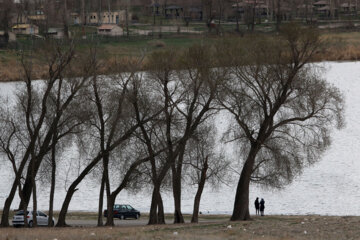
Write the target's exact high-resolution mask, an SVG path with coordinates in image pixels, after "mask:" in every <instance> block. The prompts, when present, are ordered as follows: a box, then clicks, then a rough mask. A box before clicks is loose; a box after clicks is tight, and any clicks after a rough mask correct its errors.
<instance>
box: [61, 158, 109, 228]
mask: <svg viewBox="0 0 360 240" xmlns="http://www.w3.org/2000/svg"><path fill="white" fill-rule="evenodd" d="M101 159H102V157H101V155H99V156H97V157H96V158H94V159H93V161H92V162H91V163H90V164H89V165H88V166H87V167H86V168H85V169H84V170H83V171H82V172H81V174H80V175H79V177H77V179H76V180H75V181H74V182H73V183H72V184H71V185H70V187H69V190H68V191H67V193H66V197H65V200H64V202H63V205H62V207H61V210H60V213H59V219H58V222H57V224H56V227H66V226H67V225H66V214H67V211H68V209H69V205H70V201H71V198H72V196H73V195H74V193H75V192H76V191H77V190H78V189H77V188H76V187H77V185H79V184H80V182H81V181H82V180H83V179H84V178H85V177H86V175H87V174H88V173H89V172H90V171H91V169H93V167H95V165H96V164H97V163H98V162H99V161H100V160H101Z"/></svg>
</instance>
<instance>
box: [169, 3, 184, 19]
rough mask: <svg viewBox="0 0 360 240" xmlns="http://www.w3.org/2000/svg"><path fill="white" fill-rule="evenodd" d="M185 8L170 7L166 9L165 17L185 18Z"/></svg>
mask: <svg viewBox="0 0 360 240" xmlns="http://www.w3.org/2000/svg"><path fill="white" fill-rule="evenodd" d="M183 12H184V8H183V7H181V6H176V5H172V6H168V7H165V17H167V18H178V17H180V16H183Z"/></svg>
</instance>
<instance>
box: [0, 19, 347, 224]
mask: <svg viewBox="0 0 360 240" xmlns="http://www.w3.org/2000/svg"><path fill="white" fill-rule="evenodd" d="M321 45H322V41H321V39H320V38H319V35H318V34H317V33H316V31H315V30H313V29H305V28H302V27H300V26H297V25H289V26H287V25H286V26H284V28H283V29H282V30H281V34H279V35H278V36H272V37H270V36H269V37H265V38H262V39H258V38H253V37H249V38H242V39H240V40H239V41H237V42H234V41H228V40H226V39H225V40H222V41H220V42H217V43H215V44H213V45H203V44H200V45H194V46H191V47H189V48H187V49H185V50H184V51H175V50H164V51H157V52H154V53H152V54H150V55H149V56H142V57H138V58H132V59H129V58H126V59H122V60H121V61H117V62H116V63H114V64H113V65H112V68H111V69H112V74H109V75H108V76H103V75H99V74H98V69H99V68H100V67H101V64H103V63H101V62H100V61H99V60H98V57H97V54H98V53H97V49H96V48H95V47H91V46H90V47H89V52H88V54H80V53H77V52H76V50H75V48H74V43H73V42H68V41H64V42H60V41H50V40H48V41H47V42H46V44H45V45H44V47H43V48H42V50H41V51H42V56H43V57H41V58H40V59H41V61H43V62H44V63H46V64H47V66H48V73H47V76H44V80H42V81H33V80H34V79H33V73H34V71H35V69H34V67H33V65H32V59H33V55H32V52H31V51H24V52H22V54H21V57H20V59H19V63H20V64H21V65H22V68H23V71H22V72H21V75H22V79H23V81H22V84H21V87H20V89H19V90H18V91H17V92H16V94H15V96H14V98H13V99H12V100H7V99H2V104H1V105H0V106H1V109H0V151H1V157H2V158H1V161H6V162H7V163H8V165H7V166H11V168H12V170H13V178H12V179H11V180H12V183H11V184H10V186H11V187H10V191H9V193H8V194H7V198H6V201H5V202H4V206H3V207H2V208H3V212H2V218H1V226H3V227H7V226H9V213H10V207H11V205H12V203H13V200H14V197H15V195H16V194H18V196H19V198H20V199H21V202H20V204H19V206H18V209H22V210H24V211H26V209H28V208H29V207H31V208H32V209H33V210H34V211H36V210H37V199H38V196H37V185H38V180H39V178H40V177H41V178H45V179H48V180H47V181H48V182H49V183H50V184H49V185H50V186H49V188H50V196H49V216H50V218H49V219H50V220H49V226H50V225H51V219H52V216H53V209H54V194H55V191H56V188H55V184H56V182H57V179H59V174H58V172H59V169H58V168H57V167H58V165H59V162H60V161H61V159H62V158H63V155H64V153H65V152H66V151H68V150H70V149H76V150H77V152H78V154H79V162H78V164H79V167H78V169H77V174H76V176H75V177H69V179H67V182H68V183H69V184H68V185H67V192H66V196H65V199H64V201H63V204H62V206H61V211H60V213H59V218H58V222H57V225H56V226H58V227H64V226H67V224H66V216H67V212H68V208H69V204H70V203H71V201H72V197H73V196H74V194H76V191H77V190H78V188H79V184H80V183H81V182H82V181H83V180H84V179H85V178H86V177H87V176H89V175H92V176H96V178H97V179H99V181H98V183H99V185H98V186H99V189H100V191H99V213H98V214H99V218H98V225H99V226H101V225H103V218H102V206H103V201H104V200H106V206H107V209H108V216H107V219H106V223H105V224H106V225H108V226H112V225H114V221H113V211H112V210H113V205H114V203H115V200H116V197H117V196H118V195H119V194H121V192H122V191H123V190H125V189H151V190H152V196H151V207H150V209H149V212H150V215H149V224H163V223H165V217H164V206H163V201H162V196H161V191H162V189H163V188H164V187H166V188H170V189H172V192H173V198H174V209H175V211H174V223H182V222H184V218H183V215H182V210H181V194H182V189H183V188H184V185H185V184H194V185H196V186H197V192H196V196H194V211H193V216H192V222H197V221H198V212H199V205H200V200H201V194H202V191H203V189H204V186H205V184H206V183H207V182H208V183H212V184H219V183H220V182H223V181H226V180H228V176H230V175H231V173H230V172H229V171H230V170H229V169H230V168H229V166H230V164H231V165H233V166H234V165H235V166H236V167H238V168H240V169H241V171H240V173H239V175H240V176H239V180H238V186H237V190H236V195H235V196H234V197H235V205H234V209H233V214H232V217H231V220H234V221H236V220H248V219H250V214H249V187H250V182H255V183H259V184H265V185H267V186H269V187H278V188H280V187H283V186H284V185H286V184H288V183H289V182H291V181H292V180H293V179H294V177H295V176H297V175H299V174H300V173H301V171H302V170H303V168H304V167H306V166H308V165H309V164H311V163H314V162H316V161H318V160H319V159H320V155H321V153H323V152H324V151H325V150H326V149H327V147H328V146H329V144H330V132H331V130H332V129H333V128H334V127H338V128H340V127H342V124H343V119H342V117H343V97H342V95H341V93H339V90H338V89H337V88H335V87H333V86H332V85H330V84H329V83H328V82H326V80H324V79H323V78H322V76H321V75H320V74H319V71H317V67H316V66H315V65H313V64H311V60H312V57H313V56H314V54H315V53H316V52H317V51H319V49H320V47H321ZM139 65H145V66H146V67H145V69H147V70H146V71H144V72H138V71H137V70H138V69H139ZM225 112H227V113H229V114H230V115H231V116H232V121H231V124H230V125H229V129H228V131H227V132H226V134H225V135H224V136H223V139H224V140H226V141H233V142H236V146H237V147H238V151H237V152H239V154H240V155H239V156H238V159H239V161H236V162H230V161H229V160H228V158H227V157H226V152H225V151H221V150H219V149H217V147H218V143H217V142H218V140H217V139H216V131H215V129H216V127H215V126H216V116H218V115H219V114H223V113H225ZM73 151H75V150H73ZM0 166H6V165H0ZM94 174H95V175H94ZM70 178H72V179H70ZM30 199H32V203H33V205H32V206H29V203H30ZM34 220H35V219H34ZM24 221H25V224H27V222H26V221H27V219H26V218H25V219H24ZM35 221H36V220H35ZM33 225H34V226H36V222H34V223H33Z"/></svg>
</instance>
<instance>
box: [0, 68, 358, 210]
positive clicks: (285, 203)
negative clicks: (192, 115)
mask: <svg viewBox="0 0 360 240" xmlns="http://www.w3.org/2000/svg"><path fill="white" fill-rule="evenodd" d="M321 66H323V67H324V68H325V69H326V79H327V80H328V81H329V82H331V83H333V84H334V85H335V86H337V87H339V88H340V90H341V91H342V92H343V93H344V95H345V101H346V109H345V121H346V126H345V128H343V129H342V130H340V131H337V130H334V131H333V134H332V139H333V141H332V145H331V147H330V148H329V149H328V151H326V152H325V154H324V155H323V157H322V159H321V160H320V161H319V162H318V163H316V164H315V165H313V166H310V167H309V168H306V169H305V170H304V173H303V174H302V175H301V176H299V177H297V178H296V179H295V180H294V182H293V183H292V184H290V185H288V186H286V187H285V188H284V189H282V190H268V189H262V188H259V187H256V186H251V188H250V211H251V214H253V213H254V209H253V201H254V200H255V198H256V197H260V198H264V199H265V201H266V204H265V206H266V208H265V213H266V214H291V215H293V214H295V215H303V214H321V215H360V204H358V200H359V199H360V147H359V146H360V94H359V93H360V62H341V63H335V62H332V63H322V64H321ZM14 89H15V84H14V83H0V94H1V95H2V96H4V95H8V96H10V97H11V95H12V94H13V93H12V92H13V91H14ZM217 124H218V125H219V126H224V125H226V119H225V117H219V118H218V123H217ZM74 155H75V156H74ZM66 156H67V158H68V159H70V160H71V159H74V160H76V154H73V153H72V152H71V151H69V152H68V153H67V155H66ZM230 157H233V158H235V156H230ZM67 167H69V166H67ZM59 174H60V176H59V178H58V183H57V190H56V196H55V204H54V208H55V210H59V209H60V208H61V204H62V201H63V199H64V197H65V193H66V192H65V186H64V181H65V176H64V174H65V173H60V172H59ZM12 179H13V173H12V171H11V169H10V168H9V166H8V165H4V164H1V165H0V208H1V207H2V206H3V205H4V201H5V199H6V197H7V194H8V193H9V190H10V186H11V183H12ZM237 180H238V178H237V177H236V178H235V180H234V182H233V183H232V184H230V185H229V186H226V185H222V186H219V187H217V188H212V187H210V186H207V187H206V189H205V191H204V193H203V196H202V199H201V205H200V211H202V212H204V213H210V214H215V213H223V214H231V211H232V208H233V202H234V197H235V189H236V183H237ZM79 187H80V190H79V191H77V192H76V193H75V195H74V197H73V200H72V202H71V204H70V208H69V209H70V210H86V211H96V210H97V207H98V192H99V184H98V183H95V182H93V181H92V180H91V177H89V178H87V179H86V181H84V182H83V183H82V184H81V185H80V186H79ZM48 189H49V186H47V185H43V186H39V193H38V197H39V199H38V203H39V206H38V208H39V209H42V210H46V209H47V208H48V196H49V194H48ZM195 191H196V190H195V189H193V188H191V187H189V188H187V189H184V192H183V195H182V199H183V201H182V209H183V212H184V213H191V212H192V208H193V199H194V195H195ZM163 199H164V207H165V212H172V211H173V200H172V193H171V191H164V192H163ZM150 200H151V190H144V191H142V192H140V193H136V194H133V193H128V192H123V193H120V195H119V196H118V198H117V201H116V202H117V203H128V204H131V205H132V206H133V207H135V208H137V209H139V210H140V211H142V212H148V211H149V209H150ZM18 202H19V199H16V200H15V201H14V203H13V205H12V208H16V207H17V204H18Z"/></svg>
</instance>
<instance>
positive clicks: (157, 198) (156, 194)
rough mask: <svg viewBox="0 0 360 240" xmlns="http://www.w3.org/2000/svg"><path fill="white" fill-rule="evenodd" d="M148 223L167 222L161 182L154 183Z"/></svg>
mask: <svg viewBox="0 0 360 240" xmlns="http://www.w3.org/2000/svg"><path fill="white" fill-rule="evenodd" d="M148 224H149V225H152V224H165V217H164V207H163V203H162V198H161V194H160V184H154V190H153V193H152V199H151V206H150V213H149V222H148Z"/></svg>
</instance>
